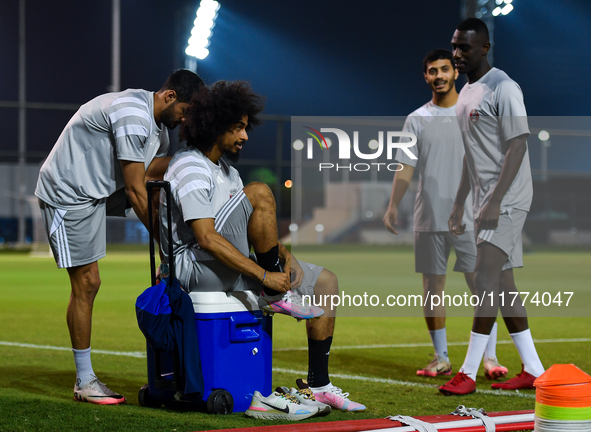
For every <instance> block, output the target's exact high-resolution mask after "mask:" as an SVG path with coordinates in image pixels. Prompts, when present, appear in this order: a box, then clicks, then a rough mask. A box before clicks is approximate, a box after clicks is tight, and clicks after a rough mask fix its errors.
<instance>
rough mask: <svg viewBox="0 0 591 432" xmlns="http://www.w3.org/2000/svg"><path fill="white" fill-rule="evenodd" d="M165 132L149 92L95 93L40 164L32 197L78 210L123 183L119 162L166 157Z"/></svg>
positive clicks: (166, 139)
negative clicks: (99, 94) (156, 119)
mask: <svg viewBox="0 0 591 432" xmlns="http://www.w3.org/2000/svg"><path fill="white" fill-rule="evenodd" d="M168 147H169V138H168V130H167V129H166V127H164V126H163V127H162V129H160V128H159V127H158V125H157V124H156V122H155V120H154V93H153V92H149V91H146V90H136V89H128V90H125V91H122V92H117V93H107V94H104V95H101V96H98V97H96V98H94V99H92V100H91V101H89V102H87V103H86V104H84V105H82V106H81V107H80V109H79V110H78V111H77V112H76V114H74V116H73V117H72V118H71V119H70V121H69V122H68V124H67V125H66V127H65V128H64V130H63V131H62V133H61V135H60V137H59V138H58V140H57V142H56V144H55V146H54V147H53V149H52V151H51V153H50V154H49V156H48V157H47V160H46V161H45V163H44V164H43V166H42V167H41V171H40V172H39V179H38V181H37V188H36V190H35V195H37V197H39V198H40V199H41V200H43V201H45V202H46V203H48V204H50V205H51V206H53V207H56V208H62V209H82V208H85V207H88V206H89V205H91V203H92V202H93V201H95V200H98V199H102V198H106V197H109V196H110V195H112V194H113V193H115V192H116V191H117V190H119V189H121V188H123V187H124V182H123V173H122V171H121V166H120V164H119V161H121V160H125V161H131V162H143V163H144V167H145V168H147V167H148V166H149V165H150V163H151V162H152V159H154V157H163V156H166V153H167V151H168Z"/></svg>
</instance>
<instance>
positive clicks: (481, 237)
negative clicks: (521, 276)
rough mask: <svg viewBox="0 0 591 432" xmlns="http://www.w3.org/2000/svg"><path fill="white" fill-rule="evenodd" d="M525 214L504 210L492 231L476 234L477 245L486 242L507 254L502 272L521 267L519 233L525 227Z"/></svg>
mask: <svg viewBox="0 0 591 432" xmlns="http://www.w3.org/2000/svg"><path fill="white" fill-rule="evenodd" d="M526 218H527V212H526V211H524V210H516V209H511V210H504V211H502V212H501V215H500V216H499V224H498V225H497V228H496V229H494V230H482V231H479V232H478V239H477V242H478V244H480V243H482V242H488V243H490V244H493V245H495V246H496V247H498V248H499V249H501V250H502V251H503V252H505V253H506V254H507V262H506V263H505V265H504V266H503V270H509V269H512V268H519V267H523V243H522V241H521V231H523V226H524V225H525V219H526Z"/></svg>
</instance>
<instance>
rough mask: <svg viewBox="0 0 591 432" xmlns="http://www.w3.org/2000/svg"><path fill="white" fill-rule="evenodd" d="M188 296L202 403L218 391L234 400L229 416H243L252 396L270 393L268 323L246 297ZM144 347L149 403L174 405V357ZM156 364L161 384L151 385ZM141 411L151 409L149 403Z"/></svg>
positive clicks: (245, 294)
mask: <svg viewBox="0 0 591 432" xmlns="http://www.w3.org/2000/svg"><path fill="white" fill-rule="evenodd" d="M189 296H190V297H191V300H192V301H193V308H194V310H195V327H196V329H197V339H198V340H199V355H200V357H201V368H202V370H203V381H204V385H205V387H204V388H205V393H204V395H203V401H206V400H207V398H208V397H209V395H210V394H211V393H212V391H213V390H217V389H223V390H226V391H228V392H229V393H230V394H231V395H232V398H233V399H234V412H244V411H246V410H247V409H248V407H249V406H250V401H251V399H252V395H253V393H254V391H255V390H258V391H259V392H261V393H262V394H269V393H271V391H272V382H271V380H272V349H273V341H272V329H273V320H272V317H271V316H263V313H262V311H260V310H259V308H258V305H257V296H256V295H255V294H253V293H252V292H251V291H244V292H231V293H224V292H192V293H190V294H189ZM147 346H148V347H147V357H148V388H149V399H150V400H151V401H155V402H156V405H158V404H159V403H160V402H161V403H164V404H165V405H169V402H170V403H171V405H174V403H175V399H174V396H175V393H176V389H175V388H174V386H173V385H172V383H173V380H174V371H175V364H174V363H175V360H174V356H173V355H172V354H171V353H167V352H155V351H154V350H153V349H152V348H151V346H150V344H149V343H148V344H147ZM155 362H160V365H159V366H160V367H159V368H160V370H161V378H162V379H160V380H156V376H155V375H156V369H157V368H156V367H155ZM176 368H177V370H178V366H176ZM167 378H169V379H170V384H171V385H167ZM144 398H145V396H144ZM140 402H141V401H140ZM142 405H144V404H142ZM145 405H146V406H152V405H151V402H150V403H145Z"/></svg>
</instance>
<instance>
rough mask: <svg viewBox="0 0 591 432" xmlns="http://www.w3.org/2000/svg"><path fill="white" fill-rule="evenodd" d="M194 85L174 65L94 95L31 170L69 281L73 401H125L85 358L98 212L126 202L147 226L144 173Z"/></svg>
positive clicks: (100, 238)
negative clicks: (143, 83) (160, 78)
mask: <svg viewBox="0 0 591 432" xmlns="http://www.w3.org/2000/svg"><path fill="white" fill-rule="evenodd" d="M201 84H203V81H202V80H201V78H199V76H198V75H197V74H195V73H194V72H191V71H189V70H184V69H181V70H178V71H176V72H174V73H173V74H171V75H170V76H169V77H168V79H167V80H166V82H165V83H164V85H163V86H162V88H161V89H160V90H159V91H157V92H150V91H146V90H141V89H128V90H124V91H122V92H116V93H107V94H104V95H101V96H98V97H96V98H94V99H93V100H91V101H90V102H88V103H86V104H84V105H82V106H81V107H80V109H79V110H78V111H77V112H76V114H74V116H73V117H72V118H71V119H70V121H69V122H68V124H67V125H66V127H65V128H64V130H63V132H62V134H61V135H60V137H59V138H58V140H57V142H56V144H55V145H54V147H53V149H52V151H51V153H50V154H49V156H48V158H47V160H46V161H45V163H44V164H43V166H42V167H41V171H40V172H39V179H38V181H37V188H36V190H35V195H37V197H38V198H39V205H40V207H41V213H42V215H43V219H44V222H45V229H46V231H47V236H48V237H49V242H50V245H51V249H52V251H53V255H54V257H55V260H56V263H57V266H58V267H59V268H66V269H67V270H68V275H69V277H70V284H71V288H72V293H71V296H70V303H69V304H68V313H67V322H68V329H69V331H70V339H71V342H72V350H73V352H74V362H75V364H76V385H75V386H74V398H75V399H76V400H78V401H82V402H91V403H95V404H101V405H112V404H120V403H123V402H125V398H124V397H123V396H122V395H120V394H117V393H115V392H113V391H111V390H109V389H108V388H107V387H106V386H105V385H104V384H103V383H102V382H100V381H99V380H98V378H97V377H96V375H95V374H94V370H93V368H92V363H91V360H90V334H91V329H92V308H93V305H94V299H95V297H96V295H97V293H98V290H99V287H100V285H101V280H100V275H99V268H98V260H99V259H101V258H103V257H104V256H105V253H106V215H114V216H124V215H125V210H126V208H133V209H134V211H135V213H136V215H137V216H138V218H139V219H140V221H142V223H143V224H144V225H145V226H148V205H149V200H148V195H147V192H146V187H145V181H146V177H148V178H147V179H150V178H162V175H163V174H164V171H165V170H166V167H167V166H168V161H169V160H170V158H166V157H165V156H166V153H167V152H168V147H169V138H168V129H173V128H175V127H176V126H178V125H179V124H180V123H181V122H182V120H183V119H184V116H185V109H186V108H188V107H189V102H190V101H191V97H192V96H193V93H194V92H196V91H197V90H198V88H199V86H200V85H201Z"/></svg>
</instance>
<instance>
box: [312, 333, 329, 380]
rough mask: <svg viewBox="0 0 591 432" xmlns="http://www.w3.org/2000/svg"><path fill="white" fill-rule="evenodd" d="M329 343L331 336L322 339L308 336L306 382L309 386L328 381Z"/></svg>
mask: <svg viewBox="0 0 591 432" xmlns="http://www.w3.org/2000/svg"><path fill="white" fill-rule="evenodd" d="M331 345H332V336H330V337H327V338H326V339H324V340H314V339H310V338H308V384H309V386H310V387H322V386H325V385H327V384H328V383H330V378H329V377H328V354H329V353H330V346H331Z"/></svg>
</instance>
